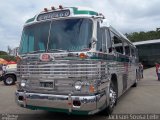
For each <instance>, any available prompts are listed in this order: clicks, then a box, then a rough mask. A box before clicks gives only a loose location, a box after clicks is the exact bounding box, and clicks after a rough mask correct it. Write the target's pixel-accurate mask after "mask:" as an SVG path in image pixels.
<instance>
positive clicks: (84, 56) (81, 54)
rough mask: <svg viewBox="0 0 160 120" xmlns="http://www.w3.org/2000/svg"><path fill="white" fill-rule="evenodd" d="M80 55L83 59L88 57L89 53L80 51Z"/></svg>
mask: <svg viewBox="0 0 160 120" xmlns="http://www.w3.org/2000/svg"><path fill="white" fill-rule="evenodd" d="M79 57H80V58H82V59H85V58H87V55H85V54H84V53H80V54H79Z"/></svg>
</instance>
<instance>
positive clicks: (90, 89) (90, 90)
mask: <svg viewBox="0 0 160 120" xmlns="http://www.w3.org/2000/svg"><path fill="white" fill-rule="evenodd" d="M89 92H91V93H93V92H94V86H93V85H90V86H89Z"/></svg>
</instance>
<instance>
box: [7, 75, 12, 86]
mask: <svg viewBox="0 0 160 120" xmlns="http://www.w3.org/2000/svg"><path fill="white" fill-rule="evenodd" d="M12 82H13V78H11V77H8V78H7V79H6V83H7V84H8V85H10V84H12Z"/></svg>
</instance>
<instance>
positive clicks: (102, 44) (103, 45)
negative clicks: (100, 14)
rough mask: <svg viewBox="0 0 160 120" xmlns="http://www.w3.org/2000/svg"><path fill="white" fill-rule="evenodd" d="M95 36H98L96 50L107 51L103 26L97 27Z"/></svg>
mask: <svg viewBox="0 0 160 120" xmlns="http://www.w3.org/2000/svg"><path fill="white" fill-rule="evenodd" d="M97 38H98V42H97V50H98V51H101V52H102V51H103V52H106V51H107V48H106V41H107V36H106V32H105V28H99V30H98V31H97Z"/></svg>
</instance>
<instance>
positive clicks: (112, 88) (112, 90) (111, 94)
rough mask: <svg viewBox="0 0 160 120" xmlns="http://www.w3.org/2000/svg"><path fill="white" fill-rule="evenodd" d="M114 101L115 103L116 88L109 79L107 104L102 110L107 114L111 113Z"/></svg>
mask: <svg viewBox="0 0 160 120" xmlns="http://www.w3.org/2000/svg"><path fill="white" fill-rule="evenodd" d="M116 103H117V89H116V87H115V85H114V84H113V82H112V81H111V83H110V87H109V105H108V107H107V108H106V109H105V110H104V112H105V113H106V114H107V115H111V114H112V112H113V109H114V106H115V105H116Z"/></svg>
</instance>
